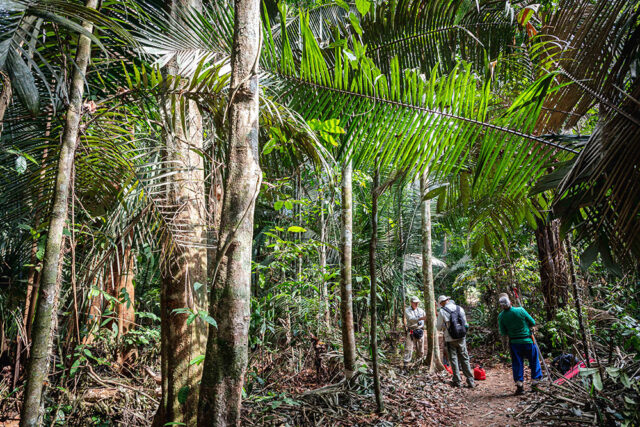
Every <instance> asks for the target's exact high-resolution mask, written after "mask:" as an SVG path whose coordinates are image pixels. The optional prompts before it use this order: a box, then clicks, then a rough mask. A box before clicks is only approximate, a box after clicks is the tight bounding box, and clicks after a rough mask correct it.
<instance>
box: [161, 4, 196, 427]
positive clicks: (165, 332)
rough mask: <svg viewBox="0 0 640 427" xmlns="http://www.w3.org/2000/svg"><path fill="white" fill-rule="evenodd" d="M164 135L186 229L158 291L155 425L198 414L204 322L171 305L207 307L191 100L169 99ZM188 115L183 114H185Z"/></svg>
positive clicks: (174, 202)
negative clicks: (178, 104)
mask: <svg viewBox="0 0 640 427" xmlns="http://www.w3.org/2000/svg"><path fill="white" fill-rule="evenodd" d="M189 9H195V10H199V11H201V10H202V2H201V1H200V0H172V1H171V10H170V13H171V15H172V16H173V17H174V18H175V19H177V20H180V19H181V14H180V13H181V12H184V11H188V10H189ZM181 65H182V64H180V63H179V59H175V60H173V61H171V62H170V63H169V64H168V65H167V72H168V73H169V74H171V75H173V76H178V75H179V74H180V71H181ZM166 104H167V105H166V111H165V126H166V127H167V129H169V131H168V132H167V134H166V136H165V139H166V141H165V143H166V150H167V160H169V161H170V163H171V167H172V168H175V167H176V165H179V166H178V172H177V173H174V174H172V175H171V176H170V177H169V178H168V179H169V181H170V182H169V183H168V186H167V204H168V205H170V206H172V208H173V209H174V211H175V213H174V218H173V221H174V222H175V223H176V224H177V225H178V226H179V227H180V229H182V230H185V231H186V234H185V235H184V236H181V239H182V240H185V241H187V243H184V244H178V245H177V246H176V247H175V248H174V250H173V252H172V253H171V259H169V260H167V263H166V264H165V270H164V271H163V275H162V291H161V316H162V321H161V330H162V340H161V347H162V348H161V352H160V354H161V358H162V363H161V369H162V400H161V403H160V406H159V408H158V412H157V413H156V417H155V419H154V424H155V425H164V424H166V423H171V422H173V423H185V424H186V425H195V424H196V422H197V417H198V395H199V386H198V381H200V378H201V377H202V364H192V363H191V361H192V360H194V359H195V358H197V357H198V356H201V355H204V353H205V349H206V340H207V332H208V325H207V324H206V323H205V322H203V321H202V320H201V319H199V318H198V319H196V320H195V321H193V322H192V323H191V324H188V323H187V321H188V318H189V313H186V312H181V313H176V312H174V311H175V310H181V309H182V310H184V309H185V308H187V309H190V310H192V311H194V312H196V313H197V312H199V311H201V310H205V311H206V310H207V290H206V286H205V283H206V281H207V249H206V246H205V245H203V243H204V242H205V241H206V240H207V236H206V224H207V205H206V201H205V184H204V179H205V176H204V159H203V157H202V156H201V155H200V154H199V152H202V151H203V150H204V141H203V129H202V117H201V115H200V111H199V110H198V106H197V104H196V102H195V101H186V105H185V108H184V109H180V108H175V109H173V116H171V113H170V111H172V108H171V103H170V102H169V101H167V103H166ZM183 115H186V117H183Z"/></svg>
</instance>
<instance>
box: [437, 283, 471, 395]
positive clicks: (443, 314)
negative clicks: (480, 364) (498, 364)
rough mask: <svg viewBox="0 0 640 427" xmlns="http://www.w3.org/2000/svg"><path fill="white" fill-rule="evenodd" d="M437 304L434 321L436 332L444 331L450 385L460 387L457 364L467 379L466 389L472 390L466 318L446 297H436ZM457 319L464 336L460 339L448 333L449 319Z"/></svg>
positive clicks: (460, 309)
mask: <svg viewBox="0 0 640 427" xmlns="http://www.w3.org/2000/svg"><path fill="white" fill-rule="evenodd" d="M438 304H440V307H441V308H440V313H439V315H438V320H437V321H436V330H437V331H444V341H445V344H446V346H447V352H448V353H449V362H450V363H451V369H452V370H453V379H452V380H451V385H452V386H453V387H460V385H461V384H460V382H461V380H460V367H459V366H458V362H460V365H462V371H463V372H464V376H465V377H466V378H467V387H469V388H474V387H475V386H476V384H475V381H474V379H473V372H472V371H471V365H470V364H469V353H468V352H467V342H466V339H465V338H466V337H465V336H464V335H466V330H467V329H469V325H468V324H467V316H466V315H465V313H464V309H463V308H462V307H460V306H458V305H456V303H455V302H453V301H452V300H451V299H450V298H449V297H448V296H445V295H440V296H439V297H438ZM454 315H455V317H456V318H457V319H458V322H459V324H460V327H463V328H464V335H463V336H462V338H455V337H452V336H451V334H450V333H449V326H450V324H451V318H452V316H454Z"/></svg>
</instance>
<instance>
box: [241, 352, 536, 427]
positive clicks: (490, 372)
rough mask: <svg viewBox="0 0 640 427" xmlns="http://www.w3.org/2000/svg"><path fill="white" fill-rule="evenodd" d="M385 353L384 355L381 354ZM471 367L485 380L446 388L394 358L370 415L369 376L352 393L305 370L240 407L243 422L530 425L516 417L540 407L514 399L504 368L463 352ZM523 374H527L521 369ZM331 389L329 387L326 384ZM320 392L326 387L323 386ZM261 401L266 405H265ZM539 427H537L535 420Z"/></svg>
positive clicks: (445, 382)
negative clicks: (380, 403) (380, 407)
mask: <svg viewBox="0 0 640 427" xmlns="http://www.w3.org/2000/svg"><path fill="white" fill-rule="evenodd" d="M388 350H389V352H391V351H392V350H391V349H388ZM469 350H470V354H471V356H472V367H474V366H476V365H478V364H479V365H482V366H483V367H484V368H485V370H486V377H487V379H486V380H484V381H477V384H478V386H477V387H476V388H475V389H467V388H455V389H454V388H452V387H451V386H450V385H449V381H450V379H451V375H450V374H448V373H446V372H444V373H439V374H436V373H428V371H427V369H425V368H424V367H423V366H416V367H414V368H413V369H411V370H410V372H408V373H406V372H404V371H403V369H402V362H401V359H400V354H399V352H396V353H395V354H394V355H393V356H392V357H391V358H390V359H389V360H387V361H386V363H384V364H382V365H381V389H382V394H383V400H384V405H385V411H384V412H383V413H381V414H378V413H376V410H375V409H376V408H375V400H374V396H373V393H372V389H373V387H372V384H371V379H370V376H369V375H360V376H359V377H358V381H357V383H356V385H355V386H352V387H351V388H347V387H345V385H344V383H343V382H342V383H340V382H338V384H335V383H336V381H331V380H322V379H319V378H318V376H317V373H316V372H315V371H314V370H313V369H306V370H303V371H302V372H300V373H299V374H298V375H294V376H292V377H291V378H289V379H285V380H284V381H281V382H279V384H278V386H277V387H275V388H273V387H269V386H267V388H268V389H269V391H268V392H266V390H262V391H261V392H260V393H259V394H260V395H262V396H263V397H262V398H259V399H248V400H246V401H245V403H244V409H245V414H246V415H245V422H246V424H252V425H284V426H287V425H309V426H311V425H325V426H334V425H337V426H346V425H350V426H393V425H408V426H471V427H476V426H521V425H529V424H531V420H526V421H525V420H524V419H521V418H519V417H518V415H521V414H523V413H525V412H526V411H527V408H530V407H532V405H533V403H534V402H536V401H538V400H540V399H542V398H543V396H542V395H541V394H540V393H534V392H530V386H529V384H530V383H529V378H528V373H526V374H525V375H526V376H525V385H526V387H525V389H526V391H527V392H526V393H525V395H523V396H515V395H514V391H515V386H514V383H513V379H512V376H511V367H510V364H509V363H508V362H507V361H506V360H504V359H500V358H499V357H498V356H497V354H496V353H495V352H494V351H492V350H491V349H488V348H479V349H473V348H470V349H469ZM527 371H528V369H527ZM331 383H333V384H331ZM327 384H328V385H327ZM267 396H269V397H267ZM540 422H541V423H544V422H543V421H542V420H540Z"/></svg>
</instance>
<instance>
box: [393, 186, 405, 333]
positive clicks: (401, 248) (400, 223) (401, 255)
mask: <svg viewBox="0 0 640 427" xmlns="http://www.w3.org/2000/svg"><path fill="white" fill-rule="evenodd" d="M402 190H403V186H402V185H399V186H398V247H397V253H396V257H397V258H398V271H399V272H400V304H399V305H398V307H396V309H395V310H394V312H393V313H394V316H393V329H394V331H395V330H397V326H398V325H397V323H398V321H397V317H398V309H400V310H401V314H402V330H404V329H405V328H406V325H405V319H404V303H405V301H404V300H405V290H404V249H405V243H404V220H403V218H402V200H403V198H402ZM397 300H398V298H397V297H396V301H397Z"/></svg>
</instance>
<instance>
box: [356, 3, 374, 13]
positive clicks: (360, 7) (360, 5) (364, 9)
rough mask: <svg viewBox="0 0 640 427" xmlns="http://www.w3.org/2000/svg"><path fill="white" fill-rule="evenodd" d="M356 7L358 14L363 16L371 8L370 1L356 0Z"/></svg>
mask: <svg viewBox="0 0 640 427" xmlns="http://www.w3.org/2000/svg"><path fill="white" fill-rule="evenodd" d="M356 8H357V9H358V12H360V15H362V16H364V15H366V14H367V12H369V8H371V2H370V1H369V0H356Z"/></svg>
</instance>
